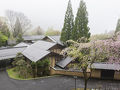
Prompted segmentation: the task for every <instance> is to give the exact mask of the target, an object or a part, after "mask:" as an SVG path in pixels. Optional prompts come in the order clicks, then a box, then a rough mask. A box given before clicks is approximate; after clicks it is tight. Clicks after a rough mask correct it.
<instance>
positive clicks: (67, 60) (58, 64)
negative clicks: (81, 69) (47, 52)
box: [56, 56, 73, 68]
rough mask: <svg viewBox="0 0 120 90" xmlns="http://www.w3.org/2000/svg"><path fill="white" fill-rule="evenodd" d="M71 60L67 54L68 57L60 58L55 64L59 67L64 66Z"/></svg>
mask: <svg viewBox="0 0 120 90" xmlns="http://www.w3.org/2000/svg"><path fill="white" fill-rule="evenodd" d="M72 60H73V58H72V57H69V56H68V57H66V58H64V59H62V60H60V61H59V62H57V63H56V65H57V66H59V67H61V68H65V67H66V66H67V65H68V64H69V63H70V62H71V61H72Z"/></svg>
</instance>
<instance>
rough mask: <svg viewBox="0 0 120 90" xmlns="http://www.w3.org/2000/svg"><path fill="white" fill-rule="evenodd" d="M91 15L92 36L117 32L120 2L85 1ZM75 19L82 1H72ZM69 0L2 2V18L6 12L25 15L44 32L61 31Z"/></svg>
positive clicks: (106, 0) (0, 14) (0, 6)
mask: <svg viewBox="0 0 120 90" xmlns="http://www.w3.org/2000/svg"><path fill="white" fill-rule="evenodd" d="M84 1H85V2H86V6H87V11H88V13H89V27H90V32H91V33H92V34H99V33H104V32H108V31H111V30H115V28H116V24H117V20H118V18H120V10H119V9H120V5H119V3H120V1H119V0H84ZM71 2H72V7H73V13H74V17H75V16H76V12H77V9H78V6H79V2H80V0H71ZM67 4H68V0H2V1H1V2H0V16H5V11H6V10H14V11H18V12H22V13H24V14H25V15H26V16H27V17H28V18H29V19H30V20H31V22H32V25H33V27H36V26H38V25H39V26H40V27H41V28H42V29H43V30H45V31H46V30H47V29H48V27H53V28H54V29H56V30H60V31H61V29H62V27H63V22H64V16H65V12H66V9H67Z"/></svg>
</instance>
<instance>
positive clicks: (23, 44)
mask: <svg viewBox="0 0 120 90" xmlns="http://www.w3.org/2000/svg"><path fill="white" fill-rule="evenodd" d="M23 46H26V47H28V46H30V44H28V43H24V42H21V43H18V44H17V45H15V46H14V47H23Z"/></svg>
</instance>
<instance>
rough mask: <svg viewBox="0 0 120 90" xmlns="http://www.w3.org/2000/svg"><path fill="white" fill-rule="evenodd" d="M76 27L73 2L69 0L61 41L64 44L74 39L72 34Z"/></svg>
mask: <svg viewBox="0 0 120 90" xmlns="http://www.w3.org/2000/svg"><path fill="white" fill-rule="evenodd" d="M73 26H74V16H73V12H72V5H71V1H70V0H69V2H68V6H67V11H66V14H65V19H64V26H63V29H62V32H61V38H60V40H61V41H62V42H65V41H67V40H69V39H72V37H71V34H72V30H73Z"/></svg>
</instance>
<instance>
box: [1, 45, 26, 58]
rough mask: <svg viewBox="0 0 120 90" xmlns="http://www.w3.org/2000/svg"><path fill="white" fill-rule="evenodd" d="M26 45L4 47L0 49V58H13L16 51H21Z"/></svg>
mask: <svg viewBox="0 0 120 90" xmlns="http://www.w3.org/2000/svg"><path fill="white" fill-rule="evenodd" d="M25 48H26V47H19V48H17V47H13V48H6V49H0V60H4V59H10V58H15V57H16V55H17V53H20V52H22V51H23V50H25Z"/></svg>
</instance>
